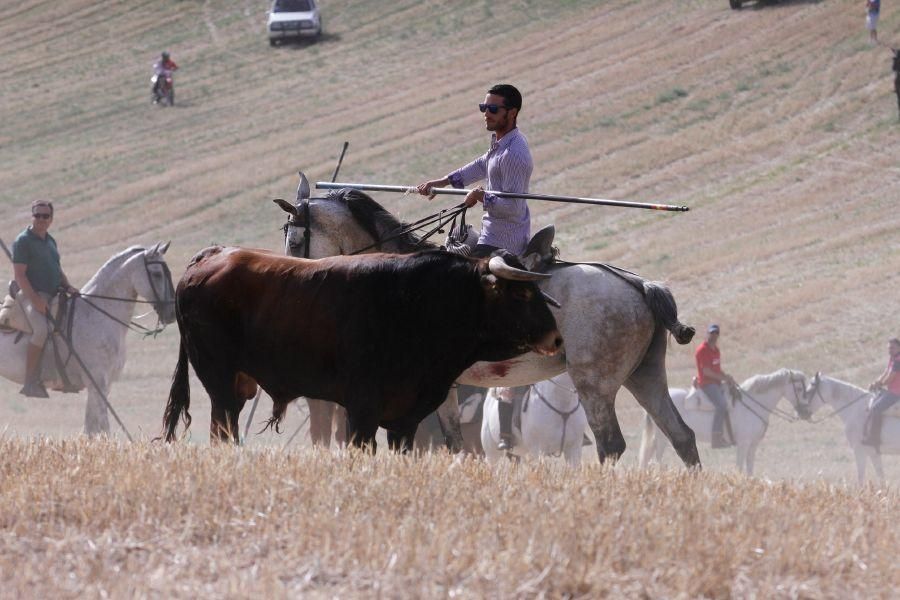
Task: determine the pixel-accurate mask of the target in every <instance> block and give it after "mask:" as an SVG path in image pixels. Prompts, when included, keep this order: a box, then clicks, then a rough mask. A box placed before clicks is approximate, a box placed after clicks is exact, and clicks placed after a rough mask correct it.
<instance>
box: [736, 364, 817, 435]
mask: <svg viewBox="0 0 900 600" xmlns="http://www.w3.org/2000/svg"><path fill="white" fill-rule="evenodd" d="M788 373H790V377H791V378H790V381H791V390H792V391H793V392H794V398H793V400H792V401H791V406H793V407H794V411H795V412H796V413H797V416H798V417H800V419H802V420H804V421H808V420H809V418H810V416H811V414H810V412H809V405H808V404H807V403H806V402H801V398H803V399H805V397H806V386H805V385H804V383H803V378H802V377H800V378H797V377H795V372H794V371H791V370H788ZM798 384H799V387H798ZM735 388H736V389H737V391H738V394H739V395H738V398H737V399H738V400H739V401H742V399H743V398H745V397H746V398H748V399H749V400H751V401H752V402H753V403H754V404H756V405H757V406H758V407H759V408H762V409H763V410H765V411H766V412H768V413H769V414H770V415H775V416H776V417H780V418H782V419H784V420H785V421H787V422H788V423H792V422H794V421H796V420H797V419H795V418H794V417H793V416H792V415H790V414H789V413H787V412H785V411H783V410H781V409H779V408H778V407H777V406H776V407H774V408H768V407H767V406H765V405H764V404H763V403H762V402H760V401H759V400H757V399H756V398H754V397H753V395H752V394H750V393H749V392H748V391H747V390H745V389H744V388H742V387H741V386H735ZM798 390H799V391H798ZM788 400H790V398H788ZM742 403H743V405H744V406H745V407H746V408H747V410H749V411H750V412H751V413H752V414H753V415H754V416H755V417H756V418H757V419H759V420H760V422H762V423H766V420H765V419H763V418H762V417H761V416H760V415H759V414H757V412H756V411H755V410H753V409H752V408H751V407H750V406H749V405H748V404H747V403H746V402H743V401H742Z"/></svg>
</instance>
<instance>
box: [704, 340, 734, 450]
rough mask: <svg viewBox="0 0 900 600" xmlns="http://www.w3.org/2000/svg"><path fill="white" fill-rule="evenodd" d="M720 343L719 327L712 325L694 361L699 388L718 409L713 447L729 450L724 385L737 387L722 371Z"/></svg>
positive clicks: (714, 418)
mask: <svg viewBox="0 0 900 600" xmlns="http://www.w3.org/2000/svg"><path fill="white" fill-rule="evenodd" d="M718 342H719V326H718V325H715V324H713V325H710V326H709V328H708V329H707V330H706V340H705V341H704V342H703V343H702V344H700V346H698V347H697V351H696V352H695V353H694V360H695V361H696V363H697V387H698V388H700V389H701V390H703V393H704V394H706V396H707V398H709V399H710V401H711V402H712V403H713V406H715V409H716V411H715V413H714V414H713V427H712V447H713V448H727V447H728V446H730V445H731V444H729V443H728V442H727V441H726V440H725V432H724V426H725V417H726V416H727V415H728V408H727V406H726V404H725V402H726V400H725V393H724V390H723V388H722V384H723V383H727V384H729V385H735V383H734V379H733V378H732V377H731V375H729V374H728V373H725V372H723V371H722V358H721V353H720V352H719V345H718Z"/></svg>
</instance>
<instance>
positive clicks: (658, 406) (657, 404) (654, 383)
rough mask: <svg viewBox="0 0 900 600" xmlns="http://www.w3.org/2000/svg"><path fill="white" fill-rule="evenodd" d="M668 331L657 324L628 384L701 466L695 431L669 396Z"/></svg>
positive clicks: (685, 456) (678, 447) (684, 454)
mask: <svg viewBox="0 0 900 600" xmlns="http://www.w3.org/2000/svg"><path fill="white" fill-rule="evenodd" d="M665 359H666V332H665V330H664V329H663V328H662V327H657V330H656V332H655V333H654V334H653V341H652V342H651V344H650V348H648V350H647V353H646V354H645V355H644V359H643V360H642V361H641V364H640V365H638V367H637V369H635V370H634V372H633V373H632V374H631V377H629V379H628V381H626V382H625V387H626V388H628V390H629V391H630V392H631V393H632V394H634V397H635V398H636V399H637V401H638V403H640V405H641V406H642V407H644V410H646V411H647V412H648V413H649V414H650V416H651V417H652V418H653V421H654V422H655V423H656V425H657V427H659V429H660V431H662V432H663V433H664V434H665V436H666V437H667V438H669V441H670V442H671V443H672V447H673V448H675V452H677V453H678V456H679V457H680V458H681V460H682V461H683V462H684V464H685V465H687V466H689V467H694V466H700V453H699V452H697V440H696V439H695V437H694V432H693V431H691V428H690V427H688V426H687V424H686V423H685V422H684V420H683V419H682V418H681V415H680V414H678V409H676V408H675V404H674V403H673V402H672V398H671V396H669V384H668V382H667V380H666V366H665V365H666V362H665Z"/></svg>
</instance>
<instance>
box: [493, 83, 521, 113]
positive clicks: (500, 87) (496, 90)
mask: <svg viewBox="0 0 900 600" xmlns="http://www.w3.org/2000/svg"><path fill="white" fill-rule="evenodd" d="M487 93H488V94H493V95H494V96H500V97H501V98H503V104H505V105H506V108H518V109H519V110H520V111H521V110H522V94H521V93H520V92H519V90H517V89H516V88H515V86H512V85H509V84H508V83H498V84H497V85H495V86H494V87H492V88H491V89H489V90H488V92H487Z"/></svg>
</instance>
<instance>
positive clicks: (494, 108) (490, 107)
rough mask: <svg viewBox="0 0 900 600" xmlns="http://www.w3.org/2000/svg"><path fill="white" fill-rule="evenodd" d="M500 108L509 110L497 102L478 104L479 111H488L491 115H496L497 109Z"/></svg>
mask: <svg viewBox="0 0 900 600" xmlns="http://www.w3.org/2000/svg"><path fill="white" fill-rule="evenodd" d="M501 108H503V109H506V110H509V108H507V107H506V106H500V105H499V104H479V105H478V110H480V111H481V112H484V111H488V112H489V113H491V114H492V115H496V114H497V111H498V110H500V109H501Z"/></svg>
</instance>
